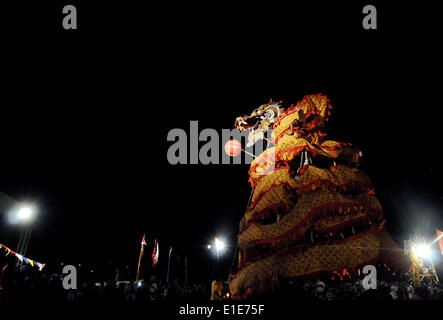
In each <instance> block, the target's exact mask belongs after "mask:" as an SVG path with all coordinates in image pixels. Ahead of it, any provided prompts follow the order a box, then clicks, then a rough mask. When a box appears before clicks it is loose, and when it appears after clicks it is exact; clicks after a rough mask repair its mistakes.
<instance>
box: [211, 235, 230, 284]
mask: <svg viewBox="0 0 443 320" xmlns="http://www.w3.org/2000/svg"><path fill="white" fill-rule="evenodd" d="M208 249H209V250H214V253H215V254H214V260H213V267H212V277H213V278H214V275H215V269H216V268H217V267H218V258H219V256H220V254H222V253H223V252H224V251H225V249H226V243H225V241H223V240H222V239H220V238H218V237H214V243H213V244H208Z"/></svg>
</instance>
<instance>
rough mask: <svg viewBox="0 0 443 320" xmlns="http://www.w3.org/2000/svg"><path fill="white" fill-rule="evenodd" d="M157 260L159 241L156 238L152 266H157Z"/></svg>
mask: <svg viewBox="0 0 443 320" xmlns="http://www.w3.org/2000/svg"><path fill="white" fill-rule="evenodd" d="M157 262H158V242H157V239H155V243H154V251H152V267H155V265H156V264H157Z"/></svg>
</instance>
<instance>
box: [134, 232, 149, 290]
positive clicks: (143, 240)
mask: <svg viewBox="0 0 443 320" xmlns="http://www.w3.org/2000/svg"><path fill="white" fill-rule="evenodd" d="M145 244H146V241H145V235H143V239H142V244H141V248H140V256H139V258H138V265H137V275H136V277H135V282H136V283H137V282H138V279H139V277H140V263H141V261H142V256H143V246H144V245H145Z"/></svg>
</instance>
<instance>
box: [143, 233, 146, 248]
mask: <svg viewBox="0 0 443 320" xmlns="http://www.w3.org/2000/svg"><path fill="white" fill-rule="evenodd" d="M142 245H145V246H146V241H145V235H144V234H143V239H142Z"/></svg>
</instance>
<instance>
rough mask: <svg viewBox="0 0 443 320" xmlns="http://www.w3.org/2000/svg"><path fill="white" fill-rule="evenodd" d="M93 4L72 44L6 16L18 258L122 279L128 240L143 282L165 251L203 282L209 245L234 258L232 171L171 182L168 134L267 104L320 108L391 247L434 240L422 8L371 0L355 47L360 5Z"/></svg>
mask: <svg viewBox="0 0 443 320" xmlns="http://www.w3.org/2000/svg"><path fill="white" fill-rule="evenodd" d="M99 3H100V2H99ZM103 3H104V2H103ZM103 3H102V5H99V4H97V5H96V6H92V5H91V4H86V3H82V4H81V6H80V5H79V30H77V31H76V32H65V31H63V30H61V28H60V27H59V12H61V5H54V4H52V5H51V4H45V5H44V7H41V6H40V7H38V8H37V7H35V6H33V7H32V8H33V9H34V10H37V12H38V13H39V14H41V17H42V19H43V17H45V19H44V21H40V20H39V19H38V17H40V15H38V14H32V12H31V11H32V10H28V11H26V12H23V11H20V8H19V6H18V5H17V6H16V5H14V6H13V7H11V9H10V11H8V16H9V19H8V20H7V23H8V22H9V24H7V26H8V29H5V28H6V27H4V28H3V29H2V32H5V31H6V30H8V31H6V32H7V35H6V38H5V39H6V40H4V44H2V51H3V52H4V53H5V57H4V58H3V70H2V78H3V80H4V82H3V85H2V90H1V92H2V116H1V122H2V123H1V126H0V134H1V136H2V157H1V165H2V166H1V167H2V168H3V170H2V174H1V178H0V190H1V191H2V192H4V193H6V194H8V195H10V196H12V197H14V198H15V199H18V200H22V199H23V200H35V201H36V202H37V203H38V205H39V210H40V216H39V221H38V222H37V224H36V227H35V230H34V233H33V238H32V240H31V246H30V248H29V250H28V256H30V257H33V258H35V259H36V260H40V261H42V262H48V263H55V261H64V262H66V263H87V262H88V263H100V264H105V263H108V262H109V261H112V263H127V264H129V265H130V266H131V268H135V265H136V262H137V254H138V250H139V242H140V240H141V235H142V234H143V232H146V233H147V236H148V239H151V240H152V238H153V237H158V238H159V241H160V246H161V247H160V250H161V253H162V255H161V256H160V259H161V261H162V262H163V265H160V267H161V268H164V267H165V265H164V264H165V261H166V257H167V255H166V253H167V248H168V246H170V245H172V246H173V247H174V248H177V252H178V254H179V257H183V256H184V255H187V256H189V259H190V262H189V263H190V265H191V266H193V268H194V269H193V270H200V269H201V268H203V269H204V268H205V267H206V266H207V264H208V263H209V258H208V255H207V252H206V251H207V249H206V248H205V246H206V245H207V243H208V241H209V239H210V238H211V237H212V236H213V235H215V234H225V235H227V236H228V237H229V239H230V243H231V245H234V240H235V234H236V232H237V226H238V221H239V220H240V218H241V216H242V215H243V213H244V208H245V206H246V204H247V200H248V196H249V191H250V189H249V185H248V183H247V179H248V175H247V171H248V166H247V165H209V166H204V165H186V166H183V165H181V166H172V165H170V164H169V163H168V162H167V158H166V152H167V149H168V147H169V146H170V145H171V143H170V142H167V141H166V136H167V133H168V131H169V130H171V129H173V128H183V129H184V130H186V131H188V132H189V121H190V120H198V121H199V127H200V128H201V129H203V128H214V129H216V130H219V131H221V129H222V128H231V127H232V126H233V122H234V120H235V117H237V116H239V115H244V114H247V113H250V112H251V111H252V109H254V108H256V107H258V106H259V105H260V104H262V103H265V102H267V101H268V100H269V99H270V98H273V99H275V100H280V99H281V100H284V105H285V106H288V105H290V104H291V103H294V104H295V103H297V102H298V101H299V100H301V98H302V97H303V96H304V95H305V94H309V93H318V92H321V93H324V94H326V95H327V96H328V97H329V98H330V99H331V103H332V105H333V107H334V109H333V111H332V116H331V118H330V121H329V124H328V127H327V130H326V132H327V133H328V135H329V138H330V139H335V140H338V141H346V142H351V143H353V144H355V145H358V146H360V147H361V148H362V149H363V151H364V152H365V155H366V163H365V164H364V170H365V171H366V172H367V173H368V174H369V175H370V177H371V178H372V179H373V181H374V183H375V186H376V193H377V195H378V197H379V199H380V201H381V202H382V204H383V206H384V208H385V211H386V213H385V214H386V217H387V219H388V227H389V229H390V231H391V232H392V235H393V236H394V237H395V238H396V239H397V240H399V241H402V240H403V239H406V238H408V237H409V234H410V233H411V232H412V229H413V228H414V227H416V226H421V228H423V229H422V230H423V232H425V233H426V234H429V235H432V232H433V231H434V229H435V227H439V228H443V221H442V220H443V219H442V217H443V215H442V213H441V212H442V209H443V190H442V182H441V181H443V180H442V178H443V172H442V169H441V166H440V163H441V161H440V157H439V148H440V136H441V134H440V127H441V118H440V113H441V112H440V108H441V97H440V96H439V92H440V90H441V89H440V85H441V80H440V79H439V78H438V77H435V75H440V74H441V64H440V63H439V62H440V59H438V57H437V54H438V50H437V43H436V39H437V38H436V34H437V29H436V27H437V25H436V24H437V22H435V21H436V20H434V19H433V18H432V16H431V15H432V14H433V13H432V12H435V10H432V9H429V8H415V7H414V8H412V7H405V6H401V7H399V6H393V7H391V8H389V7H384V6H382V5H381V4H378V2H377V3H376V5H377V8H378V11H379V30H377V31H372V32H368V31H364V30H363V29H362V28H361V17H362V14H361V8H362V7H363V5H362V4H352V5H344V4H343V5H336V6H334V5H331V4H330V5H328V6H320V5H319V4H316V3H313V4H310V5H305V6H303V7H301V6H299V7H291V8H289V7H285V6H283V5H282V6H278V5H276V6H275V7H274V6H273V7H272V8H271V7H265V6H259V7H248V8H240V7H229V8H228V7H224V6H222V5H221V3H220V4H218V5H214V7H209V6H208V5H204V6H197V5H193V6H192V7H189V6H188V7H184V6H183V5H181V6H178V5H174V6H169V7H164V8H162V7H160V6H159V7H143V8H139V7H136V6H135V5H134V6H132V7H130V6H127V5H126V6H125V7H119V6H118V5H117V4H115V5H110V4H108V5H104V4H103ZM106 3H107V2H106ZM11 6H12V5H11ZM182 6H183V7H182ZM197 8H198V9H203V10H204V11H197V10H196V9H197ZM2 13H3V12H2ZM18 16H21V17H23V20H20V21H22V22H23V23H21V22H19V21H17V20H14V17H16V18H17V17H18ZM11 27H12V28H11ZM9 31H11V32H9ZM0 228H1V229H0V230H9V231H7V232H6V231H3V238H5V239H4V241H5V242H7V243H9V245H10V246H11V247H12V248H14V246H15V244H14V241H16V240H15V238H14V235H15V234H14V231H13V230H10V229H8V228H10V227H8V226H6V225H0ZM149 250H150V249H149ZM177 259H181V258H177ZM230 259H231V257H229V256H227V257H225V260H226V261H225V263H227V264H229V262H230ZM180 261H182V260H180ZM180 261H178V263H181V262H180ZM194 273H195V274H197V271H195V272H194Z"/></svg>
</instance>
